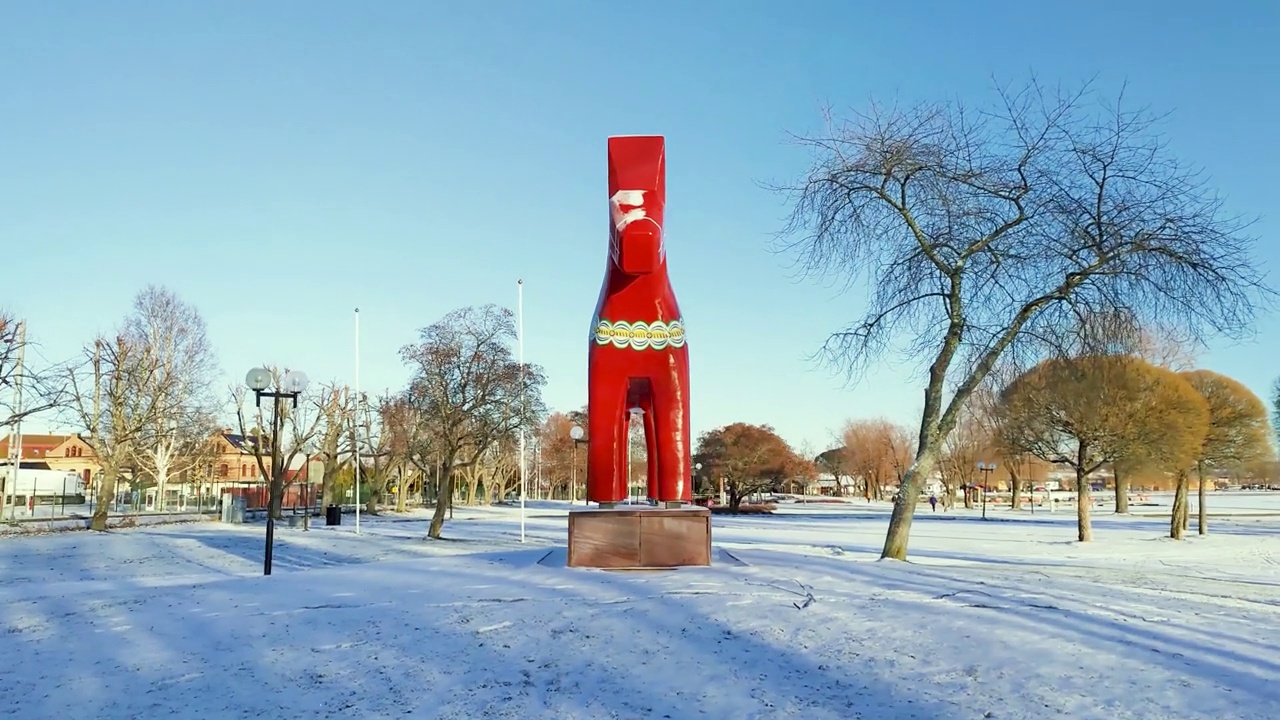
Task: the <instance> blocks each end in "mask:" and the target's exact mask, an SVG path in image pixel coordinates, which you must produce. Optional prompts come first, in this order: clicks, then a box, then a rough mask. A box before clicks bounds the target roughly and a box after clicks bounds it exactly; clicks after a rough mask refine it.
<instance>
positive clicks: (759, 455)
mask: <svg viewBox="0 0 1280 720" xmlns="http://www.w3.org/2000/svg"><path fill="white" fill-rule="evenodd" d="M695 461H696V462H700V463H702V465H703V467H705V468H707V469H708V470H709V471H710V472H711V474H712V476H713V477H717V478H723V479H724V483H725V489H726V490H727V491H728V492H729V511H730V512H738V508H739V507H740V506H741V505H742V499H743V498H744V497H746V496H748V495H750V494H752V493H756V492H762V491H765V490H771V489H774V488H776V487H777V486H778V485H780V484H781V483H782V482H784V481H785V480H787V479H788V478H791V477H795V476H797V475H805V474H808V475H812V473H813V471H814V470H813V463H812V462H809V461H807V460H805V459H804V458H801V457H800V456H799V455H797V454H796V452H795V451H794V450H792V449H791V446H790V445H788V444H787V441H786V440H783V439H782V438H781V437H779V435H778V433H777V432H775V431H774V429H773V428H772V427H771V426H769V425H751V424H748V423H733V424H731V425H725V426H724V427H720V428H716V429H715V430H710V431H708V432H705V433H703V434H702V437H700V438H698V451H697V453H695Z"/></svg>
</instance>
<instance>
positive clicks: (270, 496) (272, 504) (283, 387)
mask: <svg viewBox="0 0 1280 720" xmlns="http://www.w3.org/2000/svg"><path fill="white" fill-rule="evenodd" d="M244 382H245V385H248V386H249V389H250V390H252V391H253V395H254V400H255V402H256V404H257V406H258V407H262V398H264V397H269V398H271V485H270V487H269V488H268V489H267V544H266V549H265V550H264V553H263V559H262V574H263V575H270V574H271V549H272V543H273V542H274V540H275V534H276V509H277V508H276V505H277V498H276V486H277V485H278V484H279V483H280V481H281V479H282V476H283V473H284V469H283V468H282V467H280V465H281V455H280V401H281V400H284V399H285V398H288V399H289V400H290V401H291V402H292V403H293V407H294V408H297V407H298V396H299V395H301V394H302V391H303V390H306V389H307V374H306V373H304V372H301V371H299V370H291V371H289V372H287V373H285V374H284V377H282V378H280V383H279V387H278V388H277V389H276V390H273V391H269V390H267V388H268V387H269V386H270V385H271V371H269V370H267V369H266V368H254V369H252V370H250V371H249V372H248V374H246V375H245V376H244ZM258 431H259V433H261V431H262V429H261V428H259V429H258ZM260 444H261V441H260V440H259V445H260Z"/></svg>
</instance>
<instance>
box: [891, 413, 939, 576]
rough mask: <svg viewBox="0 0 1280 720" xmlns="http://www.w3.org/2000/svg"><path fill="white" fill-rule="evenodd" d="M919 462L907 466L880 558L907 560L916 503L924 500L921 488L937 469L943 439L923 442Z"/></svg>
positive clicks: (895, 497)
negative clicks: (935, 467)
mask: <svg viewBox="0 0 1280 720" xmlns="http://www.w3.org/2000/svg"><path fill="white" fill-rule="evenodd" d="M922 445H923V447H921V450H920V453H919V454H918V455H917V456H916V460H915V462H913V463H912V464H911V467H909V468H907V472H906V474H905V475H904V476H903V478H902V482H901V483H899V485H898V492H897V494H896V495H894V496H893V514H892V515H890V516H889V531H888V532H887V533H885V537H884V549H883V550H881V551H880V559H881V560H884V559H893V560H906V559H907V544H908V542H909V541H910V539H911V521H912V520H913V519H914V518H915V514H916V505H917V504H918V503H919V502H920V489H921V486H922V485H923V484H924V477H925V476H926V475H928V474H929V473H931V472H932V471H933V468H934V466H935V465H936V464H937V459H938V451H939V449H940V448H939V446H940V445H942V439H941V438H940V437H935V438H934V439H933V442H930V443H928V444H923V443H922Z"/></svg>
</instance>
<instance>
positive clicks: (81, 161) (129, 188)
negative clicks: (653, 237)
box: [0, 0, 1280, 449]
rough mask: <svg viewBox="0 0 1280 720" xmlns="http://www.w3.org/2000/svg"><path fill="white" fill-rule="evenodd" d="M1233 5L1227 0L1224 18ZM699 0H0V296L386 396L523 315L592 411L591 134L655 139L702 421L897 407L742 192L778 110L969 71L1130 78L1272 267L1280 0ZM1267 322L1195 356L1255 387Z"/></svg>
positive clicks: (600, 159) (800, 115)
mask: <svg viewBox="0 0 1280 720" xmlns="http://www.w3.org/2000/svg"><path fill="white" fill-rule="evenodd" d="M1222 7H1225V6H1222ZM1231 8H1232V9H1231V10H1230V11H1227V10H1223V9H1218V8H1217V7H1216V6H1211V5H1209V4H1205V3H1194V4H1193V3H1188V2H1147V1H1139V0H1129V1H1126V2H1123V3H1121V2H1114V1H1111V2H1105V3H1104V2H1097V1H1095V0H1080V1H1077V2H1072V3H1029V2H1025V1H1024V2H994V1H993V2H985V3H955V2H913V3H895V4H885V3H877V4H871V3H861V2H853V1H852V0H844V1H842V2H841V1H834V2H820V1H818V0H792V1H790V2H782V1H781V0H778V1H776V2H765V1H764V0H729V1H726V0H715V1H713V0H698V1H697V2H688V1H686V2H677V1H675V0H672V1H669V2H662V1H655V2H646V3H631V4H621V3H609V2H602V1H590V0H572V1H571V0H543V1H541V2H528V1H526V2H514V1H513V2H496V1H483V0H476V1H474V2H462V1H458V2H447V3H445V2H426V1H419V2H392V1H390V0H384V1H383V2H378V3H368V4H361V3H348V2H316V1H314V0H312V1H308V2H284V1H277V2H269V3H266V2H261V3H260V2H248V1H244V0H241V1H232V2H217V3H215V2H202V3H196V2H176V1H175V2H166V3H156V2H145V3H144V2H126V1H124V0H119V1H117V2H112V3H102V2H69V1H68V2H58V3H37V2H29V3H23V4H19V3H6V4H4V5H2V6H0V38H3V39H2V41H0V88H3V92H0V248H3V249H4V250H5V256H6V258H5V262H4V263H3V264H0V267H2V268H3V270H4V274H5V280H4V282H3V284H0V288H3V289H0V306H7V307H9V308H10V309H12V310H15V311H16V312H17V313H18V314H19V315H20V316H23V317H26V318H27V319H28V320H29V326H30V332H31V334H32V335H33V337H34V338H35V339H37V340H38V341H39V342H40V343H41V347H40V354H41V355H43V356H45V357H48V358H50V359H60V358H64V357H67V356H69V355H71V354H73V353H75V352H76V349H77V348H78V347H79V346H80V345H81V344H83V343H84V342H86V341H87V340H89V339H90V338H91V337H92V336H93V335H94V333H96V332H99V331H107V330H110V329H111V328H112V327H113V326H114V325H115V324H116V323H118V322H119V320H120V319H121V317H122V316H123V315H124V314H125V312H126V311H127V309H128V305H129V302H130V299H131V297H132V295H133V294H134V293H135V292H136V291H137V290H138V289H139V288H140V287H142V286H143V285H144V284H146V283H148V282H161V283H164V284H167V285H169V286H170V287H172V288H174V289H175V290H177V291H178V292H179V293H180V294H181V295H182V297H184V298H185V299H186V300H188V301H190V302H192V303H194V304H195V305H197V306H198V307H199V308H200V310H201V311H202V312H203V313H204V315H205V317H206V319H207V320H208V323H209V327H210V331H211V334H212V336H213V340H214V342H215V343H216V345H217V348H218V352H219V357H220V361H221V364H222V367H223V369H224V371H225V374H226V382H228V383H230V382H233V381H235V382H238V381H239V380H240V379H241V378H242V377H243V374H244V372H245V370H247V369H248V368H249V367H252V366H253V365H255V364H260V363H276V364H281V365H288V366H291V367H296V368H300V369H303V370H305V371H307V372H308V374H310V375H311V377H312V378H313V380H316V381H320V380H329V379H335V380H340V381H347V382H349V381H350V380H351V379H352V376H353V365H354V357H353V356H354V352H353V314H352V310H353V308H355V307H357V306H358V307H360V309H361V348H362V350H361V358H360V360H361V381H362V386H363V387H364V388H365V389H369V390H380V389H383V388H393V387H397V386H399V385H401V384H402V383H403V381H404V380H405V378H406V377H407V373H406V370H405V368H404V367H403V366H402V365H401V363H400V360H399V357H398V355H397V350H398V348H399V347H400V346H401V345H403V344H405V343H407V342H411V341H413V340H414V338H415V337H416V331H417V329H418V328H421V327H423V326H425V325H427V324H429V323H431V322H433V321H435V320H436V319H438V318H439V317H441V316H442V315H443V314H445V313H446V312H448V311H449V310H451V309H453V308H456V307H460V306H464V305H470V304H478V303H486V302H495V303H501V304H506V305H508V306H511V307H514V305H515V300H516V279H517V278H524V281H525V287H526V292H525V329H526V343H525V351H526V358H527V359H528V360H529V361H530V362H538V363H541V364H543V365H544V366H546V368H547V370H548V373H549V375H550V386H549V387H548V390H547V400H548V401H549V403H550V404H551V405H552V406H554V407H556V408H560V409H573V408H576V407H578V406H580V405H582V404H583V403H585V401H586V389H585V378H586V342H585V340H586V329H587V325H588V323H589V321H590V316H591V313H592V310H593V308H594V303H595V299H596V296H597V293H598V290H599V285H600V280H601V276H602V272H603V256H604V252H605V243H606V238H605V235H604V233H603V232H602V227H603V226H602V222H603V220H602V218H603V217H604V215H605V213H606V204H605V203H606V191H605V175H604V168H605V165H604V163H605V138H606V137H607V136H609V135H611V134H648V133H653V134H662V135H665V136H666V137H667V153H668V205H667V208H668V209H667V233H668V236H667V248H668V254H669V260H670V265H671V272H672V276H673V282H674V284H675V288H676V292H677V295H678V297H679V300H680V303H681V309H682V310H683V312H684V315H685V317H686V318H687V319H688V324H689V332H690V338H689V339H690V344H689V347H690V353H691V361H692V375H693V377H692V382H693V392H692V398H693V422H694V431H695V433H696V432H701V431H703V430H707V429H710V428H712V427H715V426H718V425H722V424H725V423H729V422H734V421H747V422H768V423H772V424H773V425H774V426H775V427H776V428H778V430H779V431H780V432H781V433H782V434H783V436H784V437H786V438H787V439H788V440H790V441H791V442H793V443H797V444H799V443H804V442H806V441H807V442H808V443H810V444H811V445H812V447H814V448H815V449H822V448H823V447H824V446H827V445H828V444H829V442H830V438H831V434H832V432H833V431H834V430H835V429H836V428H838V427H839V426H840V425H841V424H842V423H843V421H844V420H845V419H846V418H850V417H870V416H877V415H883V416H886V417H889V418H891V419H894V420H897V421H900V422H904V423H908V424H914V423H916V422H917V421H918V413H919V407H920V402H919V398H920V389H919V388H920V386H921V384H920V380H919V378H915V377H912V376H911V374H910V373H911V371H912V370H911V368H912V366H911V365H910V364H905V365H904V364H898V365H893V364H886V365H885V366H884V367H882V368H880V369H877V370H876V371H875V372H873V373H871V374H869V375H868V376H866V377H865V378H864V379H863V381H862V382H860V383H858V384H857V385H855V386H852V387H844V386H843V383H842V381H841V380H840V379H839V378H836V377H832V376H831V374H830V373H829V372H827V371H825V370H823V369H822V368H818V367H815V366H814V365H813V364H811V363H809V362H807V360H806V357H807V356H808V355H809V354H810V353H811V352H813V351H814V350H815V349H817V348H818V347H819V346H820V344H821V343H822V341H823V339H824V338H825V336H826V334H827V333H829V332H831V331H833V330H836V329H838V328H839V327H840V326H841V325H842V324H843V323H845V322H847V321H848V320H850V319H852V318H854V317H855V316H856V314H857V312H858V310H859V308H860V303H859V300H858V296H857V294H856V293H852V294H850V293H846V294H839V293H837V292H836V291H835V290H833V289H831V288H827V287H823V286H821V285H818V284H816V283H812V282H797V281H796V280H794V279H793V278H792V277H791V276H790V274H789V271H788V268H787V260H788V259H787V258H785V257H779V256H776V255H773V254H771V253H770V252H768V250H767V243H768V241H769V239H770V237H771V234H772V233H773V232H774V231H776V230H777V229H778V228H779V227H780V224H781V222H782V220H783V218H784V216H785V212H786V207H785V206H784V205H783V204H782V200H781V198H779V197H777V196H774V195H772V194H770V193H768V192H766V191H764V190H762V189H760V187H759V186H758V183H759V182H762V181H770V180H785V179H789V178H793V177H795V176H796V175H797V174H798V173H800V172H802V171H803V169H804V167H805V163H806V161H807V159H808V158H807V155H806V153H805V152H804V151H803V150H801V149H800V148H797V147H795V146H794V145H791V144H789V143H788V142H787V138H786V134H787V132H796V133H804V132H806V131H809V130H812V129H814V128H816V127H817V126H818V125H819V123H820V120H821V116H820V109H821V107H822V106H823V105H824V104H826V103H830V104H832V105H833V106H834V107H835V108H836V110H837V111H841V110H844V109H848V108H855V107H865V105H866V103H867V102H868V100H869V99H871V98H879V99H892V98H894V97H897V98H901V99H905V100H914V99H926V98H938V97H942V96H944V95H948V94H950V95H956V96H960V97H973V96H976V95H981V94H982V93H984V92H986V91H987V90H988V89H989V88H990V86H991V78H992V76H993V75H994V76H995V77H997V78H999V79H1001V80H1005V81H1007V80H1018V79H1022V78H1024V77H1025V76H1026V75H1027V73H1029V72H1035V73H1036V74H1037V75H1039V76H1040V77H1041V78H1043V79H1045V80H1049V81H1058V80H1062V81H1065V82H1069V83H1075V82H1080V81H1082V80H1085V79H1087V78H1089V77H1091V76H1094V75H1098V82H1099V83H1100V87H1102V88H1104V89H1114V88H1117V87H1118V86H1119V84H1120V83H1122V82H1125V81H1127V82H1128V83H1129V84H1130V87H1129V96H1130V97H1131V98H1133V99H1135V100H1137V101H1140V102H1144V103H1150V104H1152V105H1153V106H1154V107H1156V108H1158V109H1162V110H1169V111H1172V112H1173V115H1172V117H1171V119H1170V120H1169V122H1168V123H1167V125H1166V127H1167V130H1168V132H1169V133H1170V135H1171V138H1172V140H1173V144H1174V147H1175V149H1176V151H1177V152H1178V153H1179V154H1180V155H1181V156H1182V157H1184V158H1186V159H1187V160H1189V161H1191V162H1195V163H1200V164H1203V165H1204V166H1206V168H1207V169H1208V171H1209V172H1210V173H1211V174H1212V177H1213V180H1214V182H1215V184H1216V185H1217V186H1218V187H1219V188H1220V189H1221V190H1222V191H1223V192H1224V193H1225V194H1227V196H1228V197H1229V202H1230V207H1231V208H1232V209H1234V210H1237V211H1242V212H1246V213H1250V214H1261V215H1262V216H1263V219H1262V221H1261V222H1260V223H1259V224H1258V225H1257V226H1256V228H1255V229H1256V232H1257V233H1258V234H1259V235H1260V236H1261V238H1262V249H1261V256H1260V260H1261V262H1262V263H1263V264H1264V265H1265V267H1266V269H1267V270H1268V272H1272V273H1275V272H1276V271H1277V270H1280V244H1277V242H1276V241H1275V232H1276V230H1277V229H1280V225H1278V224H1277V220H1276V218H1275V213H1274V212H1273V207H1274V204H1275V202H1276V200H1275V199H1276V197H1277V196H1278V195H1280V193H1278V192H1277V190H1278V189H1280V188H1278V187H1277V182H1276V180H1275V170H1276V168H1277V167H1280V150H1278V149H1277V148H1280V144H1278V143H1277V142H1276V140H1275V127H1276V126H1275V118H1276V117H1277V116H1280V45H1277V44H1276V40H1275V38H1276V37H1277V36H1280V4H1277V3H1274V2H1261V1H1260V2H1254V3H1249V2H1237V3H1233V4H1232V5H1231ZM1277 330H1280V323H1278V322H1277V320H1276V319H1275V318H1268V319H1267V320H1266V321H1265V322H1264V323H1263V324H1262V325H1261V326H1260V328H1259V339H1258V340H1257V341H1256V342H1251V343H1248V344H1244V345H1238V346H1233V347H1227V346H1220V347H1218V348H1215V350H1214V352H1212V353H1210V354H1209V355H1207V356H1205V357H1204V358H1203V359H1202V364H1203V365H1205V366H1206V367H1209V368H1211V369H1214V370H1218V371H1220V372H1225V373H1228V374H1230V375H1233V376H1235V377H1237V378H1239V379H1241V380H1242V381H1243V382H1245V383H1246V384H1248V385H1249V386H1250V387H1252V388H1253V389H1254V390H1255V391H1256V392H1258V393H1260V394H1262V393H1265V392H1266V391H1267V388H1268V386H1269V384H1270V383H1271V381H1272V380H1273V378H1274V377H1275V376H1276V375H1277V373H1280V369H1278V368H1276V366H1275V364H1274V361H1273V359H1274V358H1275V357H1276V356H1277V355H1280V333H1277Z"/></svg>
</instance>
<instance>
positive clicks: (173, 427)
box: [67, 286, 215, 530]
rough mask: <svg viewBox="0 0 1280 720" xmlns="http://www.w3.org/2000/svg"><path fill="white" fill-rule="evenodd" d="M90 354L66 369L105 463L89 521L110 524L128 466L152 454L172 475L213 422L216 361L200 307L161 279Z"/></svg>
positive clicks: (78, 410)
mask: <svg viewBox="0 0 1280 720" xmlns="http://www.w3.org/2000/svg"><path fill="white" fill-rule="evenodd" d="M85 354H86V358H85V359H86V362H85V363H83V364H81V365H79V366H77V367H75V368H74V369H72V371H71V372H70V373H69V374H68V376H67V377H68V381H69V383H70V388H71V396H72V403H71V410H72V412H74V414H75V415H76V417H77V419H78V421H79V422H80V423H81V424H82V425H83V427H84V428H86V429H87V430H88V437H87V438H86V440H87V442H88V443H89V445H90V446H91V447H92V448H93V452H94V454H95V455H96V457H97V460H98V463H99V464H100V465H101V466H102V478H101V481H100V485H99V488H98V503H97V504H96V505H95V506H94V512H93V520H92V522H91V527H92V528H93V529H94V530H106V529H107V516H108V512H109V509H110V508H111V507H112V505H114V500H115V495H116V483H117V481H118V480H119V479H120V478H121V476H122V473H125V472H129V473H130V474H133V470H134V468H135V466H136V464H137V462H138V459H139V458H147V457H149V458H151V465H152V468H153V469H154V470H156V471H157V472H160V470H161V467H160V466H163V471H162V472H161V473H160V474H161V476H166V477H167V475H168V474H169V473H170V471H171V470H172V468H173V465H174V463H176V462H179V461H178V460H177V457H178V456H179V454H180V453H179V450H183V449H184V447H183V443H192V442H195V441H194V440H193V438H194V437H196V436H197V435H198V434H199V433H200V432H203V431H204V430H207V429H208V427H207V426H205V425H204V422H205V421H206V420H207V418H208V417H209V415H208V413H209V404H208V388H209V383H211V382H212V377H213V373H214V372H215V365H214V359H213V351H212V348H211V347H210V346H209V343H208V340H207V338H206V336H205V327H204V320H203V319H202V318H201V317H200V314H199V313H198V312H197V311H196V310H195V309H194V308H193V307H191V306H189V305H187V304H186V303H184V302H183V301H182V300H181V299H179V298H178V297H177V296H176V295H175V294H174V293H173V292H171V291H169V290H167V289H165V288H162V287H157V286H148V287H147V288H144V289H143V290H142V291H141V292H139V293H138V294H137V295H136V296H135V297H134V300H133V309H132V311H131V312H130V314H129V315H128V316H126V318H125V320H124V322H123V323H122V324H121V326H120V328H119V330H118V331H117V332H116V334H115V337H114V338H111V337H98V338H96V339H95V340H94V341H93V342H92V343H91V344H90V346H89V347H88V348H86V350H85ZM205 437H206V438H207V437H208V435H207V434H206V435H205ZM189 447H190V446H189V445H188V446H187V448H189Z"/></svg>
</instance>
